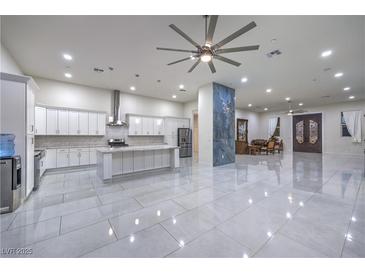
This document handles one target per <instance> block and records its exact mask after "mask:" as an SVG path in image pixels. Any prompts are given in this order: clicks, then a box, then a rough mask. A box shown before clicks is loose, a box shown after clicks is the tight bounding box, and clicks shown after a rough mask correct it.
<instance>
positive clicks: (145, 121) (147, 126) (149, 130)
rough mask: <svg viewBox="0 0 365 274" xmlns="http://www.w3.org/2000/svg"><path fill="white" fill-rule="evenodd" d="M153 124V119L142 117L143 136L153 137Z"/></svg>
mask: <svg viewBox="0 0 365 274" xmlns="http://www.w3.org/2000/svg"><path fill="white" fill-rule="evenodd" d="M153 123H154V119H153V118H151V117H142V135H153Z"/></svg>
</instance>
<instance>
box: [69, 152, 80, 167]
mask: <svg viewBox="0 0 365 274" xmlns="http://www.w3.org/2000/svg"><path fill="white" fill-rule="evenodd" d="M78 165H80V158H79V151H78V149H76V148H71V149H69V151H68V166H78Z"/></svg>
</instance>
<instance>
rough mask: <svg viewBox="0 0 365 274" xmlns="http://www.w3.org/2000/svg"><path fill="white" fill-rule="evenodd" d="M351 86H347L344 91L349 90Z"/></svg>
mask: <svg viewBox="0 0 365 274" xmlns="http://www.w3.org/2000/svg"><path fill="white" fill-rule="evenodd" d="M350 89H351V88H350V87H345V88H344V89H343V90H344V91H349V90H350Z"/></svg>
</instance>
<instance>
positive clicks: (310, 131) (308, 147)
mask: <svg viewBox="0 0 365 274" xmlns="http://www.w3.org/2000/svg"><path fill="white" fill-rule="evenodd" d="M293 151H298V152H315V153H322V114H321V113H316V114H305V115H293Z"/></svg>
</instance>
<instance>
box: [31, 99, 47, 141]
mask: <svg viewBox="0 0 365 274" xmlns="http://www.w3.org/2000/svg"><path fill="white" fill-rule="evenodd" d="M34 133H35V135H46V134H47V110H46V108H44V107H38V106H37V107H35V132H34Z"/></svg>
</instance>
